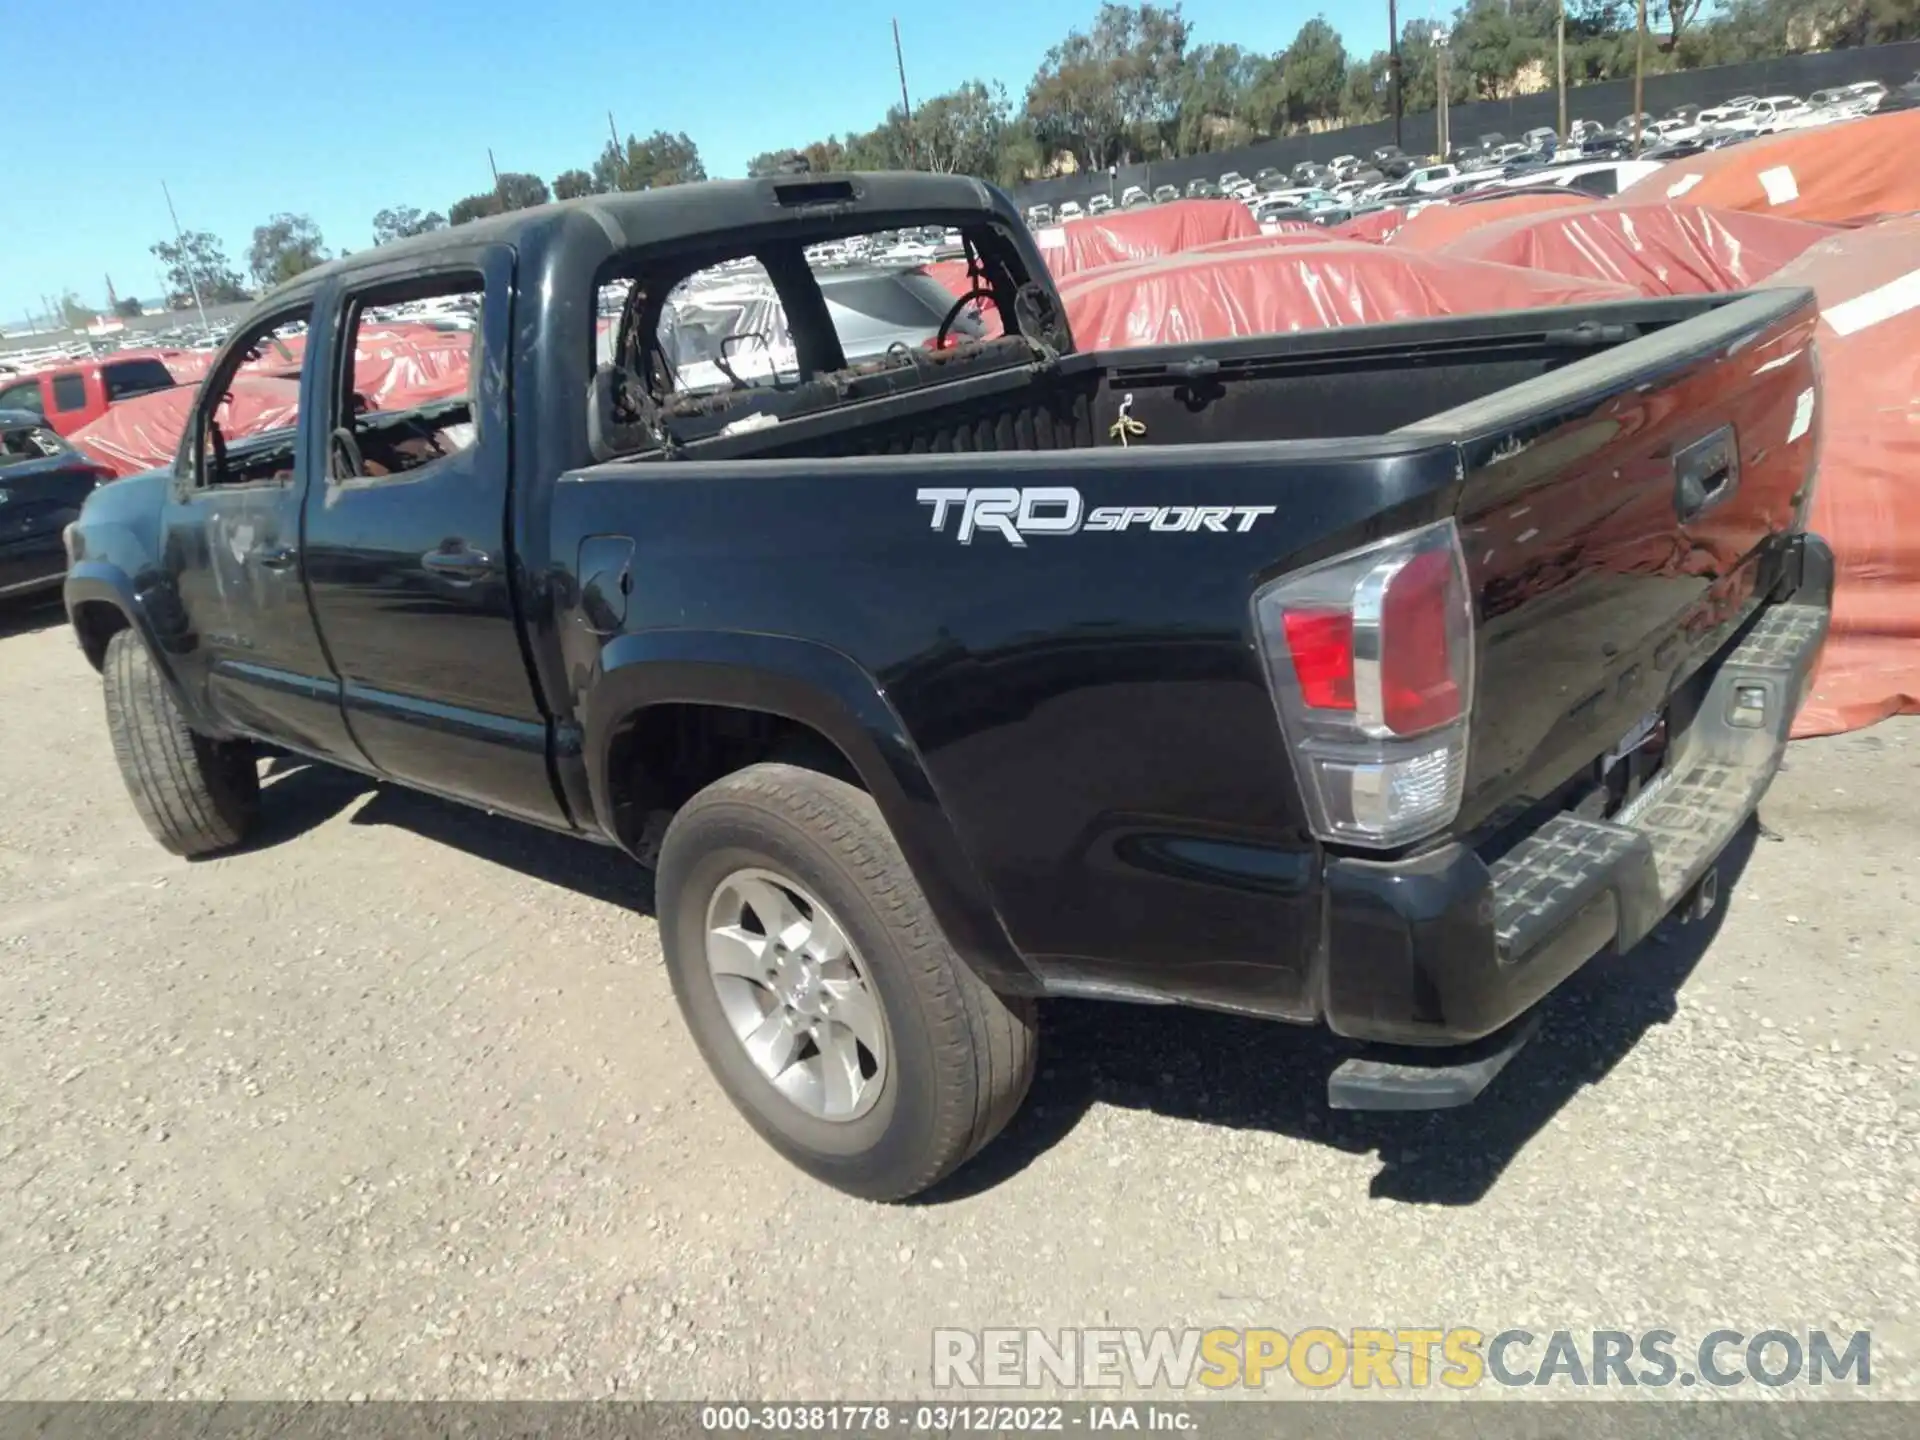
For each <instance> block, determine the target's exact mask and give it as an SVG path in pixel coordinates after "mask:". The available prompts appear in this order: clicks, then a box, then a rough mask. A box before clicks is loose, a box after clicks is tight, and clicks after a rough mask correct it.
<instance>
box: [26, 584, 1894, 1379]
mask: <svg viewBox="0 0 1920 1440" xmlns="http://www.w3.org/2000/svg"><path fill="white" fill-rule="evenodd" d="M59 619H60V617H59V615H58V613H57V612H40V613H37V614H33V615H21V614H19V613H9V614H6V615H3V616H0V736H4V741H5V743H4V744H0V798H3V799H4V804H3V805H0V960H3V961H4V964H5V974H6V998H5V1001H4V1003H0V1197H5V1198H4V1199H0V1294H4V1296H5V1297H6V1300H7V1302H8V1303H7V1304H6V1305H5V1307H4V1309H3V1310H0V1398H5V1399H22V1398H64V1397H79V1396H97V1395H126V1396H141V1397H158V1396H173V1397H189V1396H191V1397H215V1396H229V1397H262V1396H302V1397H318V1396H332V1397H345V1396H349V1395H354V1394H366V1395H372V1396H376V1397H427V1396H432V1397H486V1396H508V1395H511V1396H600V1395H608V1394H619V1395H628V1396H640V1395H657V1396H677V1397H692V1396H760V1395H777V1396H786V1397H799V1396H811V1397H826V1398H846V1399H853V1398H861V1397H876V1396H879V1397H888V1396H891V1397H902V1396H908V1395H914V1394H921V1393H925V1392H926V1390H927V1387H928V1385H929V1364H930V1339H929V1331H930V1330H931V1329H932V1327H935V1326H943V1325H946V1326H951V1325H958V1326H967V1327H978V1326H985V1325H1037V1326H1042V1327H1047V1328H1052V1327H1057V1326H1064V1325H1073V1324H1092V1325H1099V1324H1112V1325H1142V1326H1157V1325H1184V1324H1225V1325H1272V1326H1276V1327H1279V1328H1281V1329H1283V1330H1297V1329H1298V1328H1300V1327H1303V1326H1306V1325H1310V1324H1328V1325H1333V1326H1352V1325H1388V1326H1394V1325H1414V1324H1450V1323H1462V1324H1472V1325H1477V1326H1480V1327H1482V1328H1483V1329H1487V1330H1490V1331H1491V1330H1495V1329H1500V1328H1505V1327H1508V1326H1526V1327H1528V1328H1531V1329H1533V1330H1535V1331H1540V1332H1546V1331H1551V1330H1554V1329H1558V1328H1569V1329H1576V1330H1578V1329H1588V1328H1599V1327H1618V1328H1622V1329H1634V1328H1646V1327H1651V1326H1655V1325H1664V1326H1666V1327H1668V1328H1671V1329H1673V1330H1675V1331H1677V1332H1679V1333H1680V1334H1682V1335H1683V1336H1693V1337H1698V1336H1700V1335H1702V1334H1704V1333H1705V1332H1707V1331H1709V1330H1712V1329H1714V1328H1717V1327H1720V1326H1727V1327H1731V1328H1740V1329H1744V1330H1747V1331H1748V1332H1749V1333H1751V1332H1752V1331H1755V1330H1758V1329H1762V1328H1766V1327H1769V1326H1782V1327H1785V1328H1789V1329H1793V1328H1806V1327H1826V1328H1829V1329H1837V1330H1843V1331H1851V1330H1854V1329H1860V1328H1867V1329H1871V1330H1872V1331H1873V1335H1874V1338H1873V1389H1874V1390H1875V1391H1876V1392H1879V1393H1895V1394H1898V1393H1914V1392H1920V1257H1917V1255H1916V1236H1917V1235H1920V1231H1917V1230H1916V1218H1915V1217H1916V1215H1920V1138H1917V1137H1920V1062H1917V1061H1916V1056H1915V1052H1916V1051H1920V1023H1917V1022H1920V985H1916V983H1915V977H1916V973H1917V972H1920V844H1916V843H1915V842H1916V836H1917V835H1920V824H1916V821H1915V819H1914V805H1915V796H1916V794H1920V723H1916V722H1893V723H1889V724H1886V725H1882V726H1880V727H1878V728H1877V729H1875V730H1873V731H1870V732H1867V733H1865V734H1861V735H1856V736H1852V737H1848V738H1844V739H1839V740H1833V741H1824V742H1815V743H1808V744H1802V745H1799V746H1796V747H1795V748H1794V750H1793V751H1792V754H1791V756H1790V761H1789V769H1788V771H1787V773H1786V774H1784V775H1783V776H1782V777H1781V779H1780V780H1779V782H1778V783H1777V784H1776V786H1775V789H1774V791H1773V794H1772V796H1771V797H1770V798H1769V800H1768V802H1767V804H1766V806H1765V809H1764V812H1763V818H1764V822H1765V828H1764V829H1763V830H1760V831H1758V832H1757V833H1750V834H1749V836H1748V837H1747V838H1746V839H1745V840H1744V841H1743V842H1742V843H1741V844H1740V845H1739V847H1738V848H1737V851H1736V853H1735V854H1734V856H1733V861H1732V863H1733V866H1734V869H1735V871H1736V872H1738V878H1737V881H1736V882H1735V883H1734V884H1733V886H1732V891H1731V896H1730V900H1729V902H1728V903H1727V905H1726V906H1725V907H1724V909H1723V912H1722V915H1721V916H1720V917H1719V919H1718V923H1717V924H1713V925H1703V926H1693V927H1689V928H1687V929H1684V930H1677V931H1675V932H1673V933H1671V934H1668V935H1665V936H1663V937H1660V938H1658V939H1656V941H1655V942H1650V943H1649V944H1648V945H1647V946H1644V947H1642V949H1641V950H1639V951H1638V952H1636V953H1635V954H1633V955H1631V956H1628V957H1626V958H1625V959H1624V960H1620V961H1614V962H1608V963H1605V964H1599V965H1595V966H1591V967H1589V969H1588V971H1587V972H1585V973H1583V975H1582V976H1581V977H1579V978H1578V979H1577V980H1576V981H1575V982H1574V983H1573V984H1572V985H1571V986H1569V987H1568V988H1567V989H1566V990H1565V991H1564V992H1563V993H1562V994H1561V995H1559V996H1558V997H1557V998H1556V1000H1555V1002H1554V1004H1553V1007H1552V1011H1551V1014H1550V1017H1549V1023H1548V1027H1547V1029H1546V1032H1545V1034H1544V1035H1543V1037H1542V1039H1541V1041H1539V1042H1536V1044H1535V1045H1534V1046H1533V1047H1531V1049H1530V1050H1529V1051H1528V1052H1527V1053H1525V1054H1523V1055H1522V1056H1521V1057H1520V1059H1518V1060H1517V1061H1516V1062H1515V1063H1514V1065H1513V1067H1512V1068H1511V1069H1510V1070H1509V1072H1508V1073H1507V1075H1505V1076H1504V1077H1502V1079H1501V1080H1500V1081H1499V1082H1498V1084H1497V1086H1496V1088H1495V1089H1494V1090H1493V1091H1492V1092H1490V1093H1489V1094H1488V1096H1486V1097H1485V1098H1484V1099H1483V1100H1482V1102H1481V1103H1480V1104H1479V1105H1478V1106H1477V1107H1475V1108H1473V1109H1470V1110H1467V1111H1461V1112H1453V1113H1447V1114H1441V1115H1436V1116H1427V1117H1400V1118H1394V1117H1372V1118H1367V1117H1353V1116H1339V1117H1336V1116H1332V1115H1330V1114H1329V1113H1328V1112H1327V1111H1326V1110H1325V1109H1324V1107H1323V1105H1322V1103H1321V1100H1320V1094H1321V1091H1320V1083H1321V1077H1322V1074H1323V1071H1324V1068H1325V1065H1326V1058H1327V1057H1326V1054H1325V1051H1324V1050H1323V1049H1322V1047H1321V1046H1320V1045H1319V1044H1317V1043H1316V1042H1315V1040H1314V1039H1313V1037H1312V1036H1310V1035H1304V1034H1301V1033H1298V1032H1295V1031H1291V1030H1287V1029H1284V1028H1280V1027H1274V1026H1264V1025H1258V1024H1250V1023H1242V1022H1238V1021H1234V1020H1230V1019H1223V1018H1219V1017H1211V1016H1205V1015H1198V1014H1184V1013H1175V1012H1168V1011H1164V1010H1152V1009H1127V1008H1118V1007H1094V1006H1075V1005H1066V1004H1062V1005H1057V1006H1054V1007H1052V1008H1051V1009H1050V1010H1049V1011H1047V1012H1046V1014H1045V1016H1044V1021H1043V1023H1044V1025H1045V1027H1046V1029H1045V1037H1044V1042H1043V1043H1044V1054H1043V1061H1042V1065H1043V1068H1042V1071H1041V1074H1040V1077H1039V1079H1038V1081H1037V1082H1036V1084H1035V1087H1034V1093H1033V1096H1032V1099H1031V1100H1030V1102H1029V1104H1028V1107H1027V1109H1026V1111H1025V1113H1024V1114H1023V1115H1022V1117H1021V1118H1020V1119H1019V1120H1018V1121H1017V1122H1016V1124H1015V1127H1014V1129H1013V1130H1012V1131H1011V1132H1009V1134H1008V1136H1007V1137H1005V1138H1004V1139H1003V1140H1002V1141H1001V1143H1000V1144H999V1145H998V1146H997V1147H996V1148H995V1149H993V1150H992V1151H991V1152H989V1153H988V1155H987V1156H985V1157H984V1158H983V1160H982V1161H981V1162H979V1163H977V1164H976V1165H975V1166H974V1167H972V1168H971V1169H969V1170H967V1171H964V1172H962V1174H961V1176H959V1177H958V1179H957V1181H956V1182H954V1183H953V1184H952V1185H951V1186H950V1188H949V1189H948V1190H946V1191H945V1192H943V1193H941V1194H939V1195H938V1196H937V1197H936V1198H935V1199H934V1200H933V1201H932V1202H931V1203H926V1204H921V1205H916V1206H910V1207H901V1208H890V1209H889V1208H877V1207H872V1206H867V1205H863V1204H860V1203H857V1202H854V1201H851V1200H848V1199H845V1198H842V1197H840V1196H838V1195H836V1194H834V1193H833V1192H830V1191H828V1190H825V1189H822V1188H820V1187H818V1186H816V1185H814V1184H813V1183H812V1182H810V1181H807V1180H805V1179H803V1178H802V1177H800V1176H799V1175H798V1174H796V1173H795V1172H793V1171H790V1170H788V1169H787V1168H785V1167H784V1166H783V1165H781V1164H780V1163H779V1162H777V1161H775V1160H774V1159H773V1158H772V1156H771V1155H770V1153H769V1152H767V1151H766V1150H764V1149H763V1148H762V1146H761V1145H760V1144H759V1143H758V1141H757V1140H756V1139H755V1138H754V1137H753V1135H752V1134H751V1133H750V1132H749V1131H748V1129H747V1127H746V1125H745V1124H744V1123H742V1122H740V1121H739V1120H737V1119H736V1118H735V1116H734V1114H733V1112H732V1111H731V1110H730V1109H729V1108H728V1106H727V1105H726V1103H725V1102H724V1101H723V1100H722V1098H721V1097H720V1095H719V1092H718V1091H717V1089H716V1088H715V1086H714V1085H713V1084H711V1083H710V1082H709V1081H708V1079H707V1077H706V1075H705V1072H704V1071H703V1070H702V1068H701V1067H700V1065H699V1063H698V1060H697V1058H696V1056H695V1054H694V1051H693V1047H692V1045H691V1044H690V1042H689V1041H688V1040H687V1038H686V1036H685V1035H684V1033H683V1032H682V1030H681V1027H680V1023H679V1020H678V1018H677V1016H676V1014H675V1012H674V1009H673V1005H672V1001H671V998H670V996H669V994H668V989H667V984H666V980H665V977H664V975H663V973H662V970H661V966H660V952H659V941H658V937H657V936H656V933H655V929H654V925H653V922H652V921H651V920H650V919H649V918H648V916H647V913H646V906H647V889H646V884H645V877H644V874H643V873H642V872H639V871H637V870H634V869H632V868H630V867H628V866H627V865H625V864H623V863H622V862H620V861H619V860H617V859H616V858H615V857H613V856H611V855H609V854H607V853H605V852H601V851H597V850H595V849H592V848H590V847H587V846H584V845H577V844H574V843H571V842H567V841H564V840H560V839H549V838H547V837H544V836H541V835H539V834H536V833H534V832H531V831H526V830H522V829H520V828H518V827H516V826H514V825H512V824H510V823H508V822H505V821H496V820H492V819H489V818H487V817H486V816H483V815H479V814H476V813H469V812H466V811H463V810H460V809H457V808H455V807H452V806H446V805H441V804H439V803H437V802H432V801H428V800H424V799H418V798H415V797H412V796H409V795H406V794H403V793H399V792H393V791H387V790H378V789H375V788H373V787H371V786H368V785H366V784H363V783H362V782H360V781H358V780H356V779H353V778H351V777H346V776H341V775H336V774H331V773H326V772H321V771H316V770H313V769H307V768H300V769H291V770H289V771H288V772H287V773H284V774H280V775H276V776H275V777H273V779H272V781H271V786H270V790H269V799H268V809H269V813H270V816H271V824H270V829H269V833H268V834H267V835H266V836H265V837H264V839H263V840H262V842H261V843H260V844H259V845H258V846H257V847H256V848H254V849H253V850H251V851H250V852H249V853H246V854H242V855H237V856H234V857H232V858H229V859H223V860H219V861H215V862H212V863H207V864H199V865H187V864H184V863H181V862H178V861H175V860H172V859H170V858H169V857H168V856H166V855H165V854H163V853H162V852H161V851H160V850H159V849H158V848H157V847H155V846H154V845H153V844H151V843H150V842H149V840H148V839H147V836H146V834H145V832H144V831H143V830H142V829H141V827H140V825H139V822H138V821H137V820H136V819H135V817H134V813H133V810H132V808H131V807H130V805H129V804H128V803H127V801H126V800H125V798H124V796H123V794H122V791H121V788H120V780H119V777H118V775H117V773H116V772H115V770H114V767H113V762H112V758H111V756H110V754H109V752H108V748H107V743H106V737H105V733H104V727H103V724H102V721H101V713H100V699H99V692H98V686H97V683H96V682H95V680H94V677H93V676H92V674H91V673H90V672H89V671H88V670H87V667H86V665H85V663H84V661H83V660H82V658H81V657H80V655H79V653H78V652H77V650H76V649H75V648H74V646H73V644H72V643H71V641H70V640H69V639H68V637H67V634H66V633H65V631H64V629H62V628H61V626H60V624H59V623H58V622H59Z"/></svg>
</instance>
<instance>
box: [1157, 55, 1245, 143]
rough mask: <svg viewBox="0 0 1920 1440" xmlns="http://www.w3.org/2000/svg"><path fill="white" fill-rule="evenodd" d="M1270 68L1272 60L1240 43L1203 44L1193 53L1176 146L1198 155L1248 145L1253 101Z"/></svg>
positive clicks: (1182, 96)
mask: <svg viewBox="0 0 1920 1440" xmlns="http://www.w3.org/2000/svg"><path fill="white" fill-rule="evenodd" d="M1265 69H1266V62H1263V61H1262V60H1261V58H1260V57H1259V56H1258V55H1255V54H1253V53H1251V52H1250V51H1246V50H1242V49H1241V48H1240V47H1239V46H1238V45H1202V46H1200V47H1199V48H1198V49H1196V50H1194V51H1193V53H1192V54H1190V55H1188V56H1187V64H1186V70H1185V73H1184V75H1183V77H1182V81H1181V87H1180V114H1179V119H1178V120H1177V122H1176V123H1175V126H1174V133H1173V144H1174V149H1175V150H1176V151H1178V152H1179V153H1180V154H1182V155H1195V154H1199V153H1201V152H1203V151H1207V150H1227V149H1231V148H1232V147H1233V146H1235V145H1242V144H1245V143H1246V141H1247V140H1248V139H1250V138H1251V137H1252V131H1253V127H1252V125H1251V124H1250V123H1249V118H1248V114H1249V111H1248V107H1249V102H1250V101H1251V99H1252V97H1253V91H1254V86H1255V84H1256V82H1257V81H1258V80H1259V79H1260V78H1261V75H1262V72H1263V71H1264V70H1265Z"/></svg>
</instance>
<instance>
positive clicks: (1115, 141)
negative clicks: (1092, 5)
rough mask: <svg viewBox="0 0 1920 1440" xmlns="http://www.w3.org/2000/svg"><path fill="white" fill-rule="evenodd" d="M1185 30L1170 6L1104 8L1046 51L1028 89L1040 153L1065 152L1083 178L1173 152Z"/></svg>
mask: <svg viewBox="0 0 1920 1440" xmlns="http://www.w3.org/2000/svg"><path fill="white" fill-rule="evenodd" d="M1189 30H1190V27H1189V26H1188V24H1187V22H1186V20H1185V19H1183V18H1182V16H1181V14H1180V7H1179V6H1178V5H1177V4H1176V5H1175V6H1173V7H1172V8H1171V9H1162V8H1161V7H1160V6H1158V5H1152V4H1142V5H1139V6H1126V5H1116V4H1113V3H1112V0H1107V3H1103V4H1102V5H1101V7H1100V11H1099V13H1098V14H1097V15H1096V16H1095V17H1094V21H1093V26H1092V28H1091V29H1089V30H1086V31H1080V30H1075V31H1072V32H1070V33H1069V34H1068V35H1067V37H1066V39H1064V40H1062V41H1061V42H1060V43H1059V44H1058V45H1055V46H1054V47H1053V48H1052V49H1051V50H1049V51H1047V55H1046V59H1045V60H1044V61H1042V62H1041V65H1040V68H1039V70H1038V71H1037V72H1035V74H1034V77H1033V81H1032V83H1031V84H1030V85H1028V87H1027V98H1026V117H1027V120H1028V122H1029V123H1030V124H1031V125H1032V127H1033V133H1034V137H1035V138H1036V140H1038V141H1039V143H1040V145H1041V146H1042V148H1043V149H1045V150H1047V151H1060V150H1066V151H1069V152H1071V153H1072V155H1073V156H1074V157H1075V159H1076V160H1078V161H1079V163H1080V165H1081V167H1082V168H1083V169H1088V170H1104V169H1105V168H1106V167H1107V166H1108V165H1111V164H1115V163H1119V162H1122V161H1131V160H1133V159H1134V158H1135V157H1137V156H1149V157H1150V156H1154V155H1159V154H1164V153H1166V152H1167V151H1168V150H1170V149H1171V148H1173V141H1174V131H1175V129H1176V128H1177V122H1178V119H1179V115H1180V97H1181V91H1182V88H1183V85H1184V83H1185V79H1186V75H1185V70H1186V65H1185V61H1186V53H1187V36H1188V33H1189Z"/></svg>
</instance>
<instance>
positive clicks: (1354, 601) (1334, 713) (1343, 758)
mask: <svg viewBox="0 0 1920 1440" xmlns="http://www.w3.org/2000/svg"><path fill="white" fill-rule="evenodd" d="M1254 620H1255V624H1256V625H1257V626H1258V628H1259V634H1260V644H1261V649H1262V651H1263V653H1264V655H1265V657H1266V661H1267V672H1268V675H1269V677H1270V679H1271V681H1272V685H1273V694H1274V701H1275V704H1276V706H1277V707H1278V709H1279V712H1280V726H1281V729H1282V731H1283V732H1284V733H1285V736H1286V740H1287V745H1288V747H1289V749H1290V750H1291V751H1292V752H1293V755H1294V763H1295V769H1296V771H1297V772H1298V774H1299V776H1300V782H1301V785H1300V788H1301V791H1302V793H1303V795H1304V797H1305V800H1306V804H1307V812H1308V817H1309V820H1310V822H1311V824H1312V826H1313V829H1314V833H1316V834H1317V835H1319V836H1320V837H1321V838H1322V839H1323V840H1329V841H1334V842H1337V843H1340V844H1348V845H1359V846H1367V847H1374V848H1380V849H1385V848H1388V847H1391V846H1397V845H1406V844H1410V843H1411V842H1413V841H1415V840H1420V839H1423V838H1425V837H1426V836H1428V835H1431V834H1433V833H1434V832H1435V831H1436V830H1440V829H1443V828H1445V827H1446V825H1447V824H1448V823H1450V822H1451V821H1452V820H1453V818H1454V816H1455V815H1456V814H1457V813H1458V812H1459V809H1460V794H1461V787H1462V785H1463V783H1464V781H1465V779H1466V762H1467V722H1468V715H1469V713H1470V711H1471V709H1472V705H1473V605H1472V599H1471V596H1470V593H1469V591H1468V589H1467V573H1466V562H1465V560H1464V559H1463V558H1462V556H1461V553H1460V540H1459V535H1458V533H1457V532H1456V530H1455V529H1454V524H1453V522H1452V521H1451V520H1443V521H1441V522H1439V523H1438V524H1435V525H1428V526H1426V527H1424V528H1422V529H1420V530H1416V531H1413V532H1412V533H1410V534H1407V535H1399V536H1395V537H1394V538H1393V539H1391V540H1386V541H1382V542H1381V543H1379V544H1377V545H1369V546H1367V547H1366V548H1365V549H1362V550H1355V551H1351V552H1349V553H1348V554H1345V555H1340V556H1336V557H1335V558H1333V559H1332V560H1327V561H1323V562H1322V563H1320V564H1318V565H1314V566H1311V567H1309V568H1308V569H1305V570H1301V571H1298V572H1296V573H1294V574H1292V575H1286V576H1283V577H1282V578H1280V579H1278V580H1275V581H1273V582H1272V583H1271V584H1269V585H1267V586H1265V587H1263V588H1262V589H1261V590H1260V591H1259V593H1258V594H1256V595H1255V596H1254Z"/></svg>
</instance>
